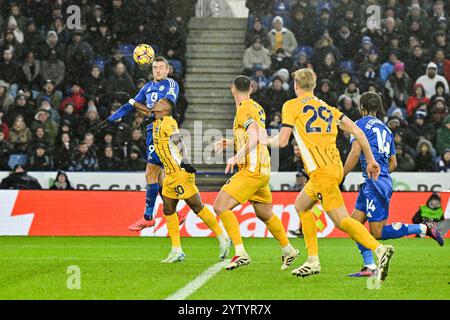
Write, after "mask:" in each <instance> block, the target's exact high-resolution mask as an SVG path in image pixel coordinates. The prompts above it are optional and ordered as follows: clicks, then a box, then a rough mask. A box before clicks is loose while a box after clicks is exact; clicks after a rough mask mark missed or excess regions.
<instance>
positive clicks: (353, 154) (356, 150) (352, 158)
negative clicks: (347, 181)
mask: <svg viewBox="0 0 450 320" xmlns="http://www.w3.org/2000/svg"><path fill="white" fill-rule="evenodd" d="M360 155H361V147H360V146H359V143H358V142H357V141H353V143H352V149H351V150H350V153H349V154H348V157H347V160H346V161H345V165H344V177H345V176H346V175H347V174H348V173H349V172H350V171H352V170H353V168H355V167H356V165H357V164H358V161H359V157H360Z"/></svg>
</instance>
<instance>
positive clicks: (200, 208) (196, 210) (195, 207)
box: [191, 203, 204, 214]
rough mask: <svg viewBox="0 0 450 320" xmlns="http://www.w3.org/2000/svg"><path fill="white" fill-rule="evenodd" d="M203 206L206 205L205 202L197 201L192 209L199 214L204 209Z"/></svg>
mask: <svg viewBox="0 0 450 320" xmlns="http://www.w3.org/2000/svg"><path fill="white" fill-rule="evenodd" d="M203 207H204V205H203V204H201V203H199V204H197V203H196V204H194V205H192V206H191V210H192V211H194V213H195V214H199V213H200V211H202V209H203Z"/></svg>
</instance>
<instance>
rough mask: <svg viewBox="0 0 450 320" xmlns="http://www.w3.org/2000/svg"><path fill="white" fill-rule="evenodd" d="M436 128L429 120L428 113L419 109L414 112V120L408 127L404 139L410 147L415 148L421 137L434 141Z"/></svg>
mask: <svg viewBox="0 0 450 320" xmlns="http://www.w3.org/2000/svg"><path fill="white" fill-rule="evenodd" d="M435 138H436V130H435V129H434V126H433V125H432V124H431V123H429V122H428V121H427V113H426V112H425V111H423V110H417V111H416V113H415V114H414V122H413V123H410V124H409V125H408V127H407V129H406V132H405V136H404V140H405V143H406V144H408V146H409V147H411V148H415V147H416V146H417V144H418V142H419V140H420V139H426V140H428V141H434V140H435Z"/></svg>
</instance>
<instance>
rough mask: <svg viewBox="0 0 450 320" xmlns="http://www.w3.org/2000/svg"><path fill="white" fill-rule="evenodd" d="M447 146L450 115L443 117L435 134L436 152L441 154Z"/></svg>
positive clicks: (449, 139)
mask: <svg viewBox="0 0 450 320" xmlns="http://www.w3.org/2000/svg"><path fill="white" fill-rule="evenodd" d="M447 148H450V115H448V116H447V117H446V118H445V119H444V121H443V122H442V127H441V128H439V129H438V131H437V136H436V152H437V153H438V154H442V153H443V152H444V150H445V149H447Z"/></svg>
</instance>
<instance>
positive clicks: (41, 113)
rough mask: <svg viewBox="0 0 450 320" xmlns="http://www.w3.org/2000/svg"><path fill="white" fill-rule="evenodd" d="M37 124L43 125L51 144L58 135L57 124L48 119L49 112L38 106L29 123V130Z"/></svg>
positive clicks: (33, 128)
mask: <svg viewBox="0 0 450 320" xmlns="http://www.w3.org/2000/svg"><path fill="white" fill-rule="evenodd" d="M38 126H42V127H44V129H45V132H46V133H47V135H48V140H49V141H50V144H51V145H53V144H54V143H55V141H56V137H57V136H58V129H59V125H58V124H57V123H56V122H54V121H53V120H51V119H50V112H49V111H48V110H45V109H44V108H39V109H38V110H37V111H36V115H35V117H34V121H33V123H32V124H31V130H33V131H34V130H35V129H36V127H38Z"/></svg>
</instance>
